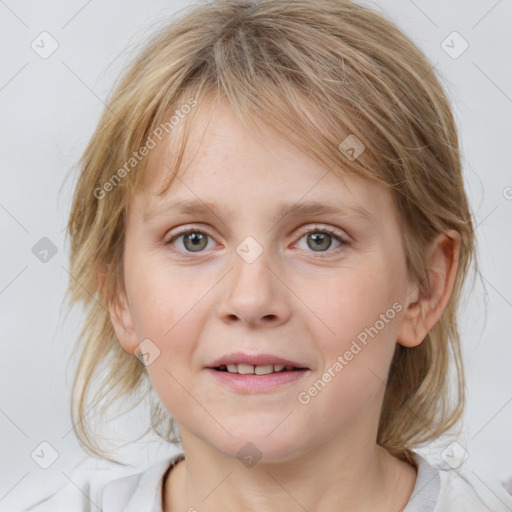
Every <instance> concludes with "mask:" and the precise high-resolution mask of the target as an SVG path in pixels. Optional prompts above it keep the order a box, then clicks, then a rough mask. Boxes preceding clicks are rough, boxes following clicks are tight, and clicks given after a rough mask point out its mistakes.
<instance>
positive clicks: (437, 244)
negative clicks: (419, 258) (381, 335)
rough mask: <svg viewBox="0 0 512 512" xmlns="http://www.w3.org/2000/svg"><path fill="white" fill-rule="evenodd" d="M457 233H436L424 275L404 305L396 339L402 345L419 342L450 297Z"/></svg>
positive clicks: (456, 263)
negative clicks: (410, 299) (413, 295)
mask: <svg viewBox="0 0 512 512" xmlns="http://www.w3.org/2000/svg"><path fill="white" fill-rule="evenodd" d="M459 248H460V235H459V233H457V232H456V231H454V230H450V231H448V232H447V233H445V234H441V235H439V236H438V237H437V238H436V239H435V240H434V241H433V243H432V244H431V246H430V249H429V251H428V254H427V258H426V262H427V275H426V277H425V280H424V283H420V284H419V285H418V286H417V287H416V290H415V291H416V294H415V295H416V297H415V299H413V301H411V302H410V303H409V304H408V306H407V309H406V312H405V315H404V318H403V320H402V323H401V325H400V328H399V331H398V334H397V342H398V343H399V344H400V345H403V346H405V347H416V346H418V345H420V344H421V343H422V341H423V340H424V339H425V337H426V336H427V334H428V333H429V331H431V330H432V329H433V327H434V326H435V325H436V324H437V322H438V321H439V319H440V318H441V315H442V314H443V311H444V309H445V308H446V305H447V304H448V301H449V300H450V297H451V294H452V291H453V286H454V284H455V279H456V277H457V270H458V260H459Z"/></svg>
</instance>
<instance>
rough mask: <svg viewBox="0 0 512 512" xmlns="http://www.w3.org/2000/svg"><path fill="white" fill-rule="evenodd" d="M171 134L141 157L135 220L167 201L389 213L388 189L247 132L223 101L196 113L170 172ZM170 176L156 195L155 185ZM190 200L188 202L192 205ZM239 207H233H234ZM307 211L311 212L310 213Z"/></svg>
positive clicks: (270, 134) (274, 137) (261, 132)
mask: <svg viewBox="0 0 512 512" xmlns="http://www.w3.org/2000/svg"><path fill="white" fill-rule="evenodd" d="M182 129H183V127H180V126H179V125H178V127H177V131H176V132H173V135H177V137H175V138H174V139H171V140H165V139H164V140H162V142H161V143H160V144H159V145H158V146H157V147H156V148H155V149H154V150H153V152H152V153H151V154H150V156H149V159H148V166H147V178H146V180H145V186H144V188H143V190H142V191H141V192H140V193H138V194H136V195H135V197H133V198H132V205H131V209H132V210H136V211H137V214H138V216H139V217H141V216H142V218H143V220H144V219H147V218H148V217H151V216H152V215H155V214H157V213H158V212H159V211H163V210H165V209H166V207H167V206H168V205H169V204H170V202H172V203H173V204H176V203H181V204H182V205H183V204H184V203H186V205H185V208H184V209H185V210H186V209H187V205H188V210H189V211H190V212H192V211H194V209H195V211H198V210H200V209H201V204H203V209H205V208H209V209H210V210H211V209H212V208H213V210H215V205H216V204H219V205H229V206H230V209H231V211H232V212H235V211H237V210H238V209H242V208H244V209H246V210H250V209H251V208H254V209H256V206H258V207H259V208H263V207H265V208H267V209H268V208H272V206H273V205H277V203H279V204H281V205H282V204H285V203H287V204H288V205H292V204H295V205H296V206H295V208H296V210H299V209H300V205H301V204H302V206H303V207H302V212H303V213H306V212H307V206H306V207H304V204H306V203H312V202H314V203H317V206H318V205H319V204H321V203H324V204H330V205H336V206H337V207H339V208H340V209H344V210H345V211H346V212H350V211H353V212H358V213H359V214H360V216H363V217H364V216H366V217H368V218H373V219H374V220H375V219H376V218H378V217H379V215H382V214H383V213H384V211H388V212H389V209H390V208H391V209H392V208H393V205H392V203H391V194H390V191H389V190H388V189H387V188H386V187H385V186H384V185H382V184H379V183H376V182H373V181H370V180H368V179H366V178H363V177H360V176H357V175H356V174H355V173H353V172H349V171H348V170H347V169H343V168H339V169H332V168H331V169H329V168H327V167H325V166H323V165H321V164H320V163H319V162H317V161H316V160H314V159H313V158H312V157H310V156H308V155H307V154H305V153H304V152H303V151H301V150H300V149H298V148H297V147H296V146H294V145H292V144H291V143H290V142H289V141H288V140H286V139H284V138H283V137H281V136H279V134H277V133H276V132H274V131H273V130H272V129H271V127H269V126H266V125H264V124H262V123H261V124H259V125H257V124H255V125H254V126H251V129H250V131H249V130H248V129H247V128H246V127H245V126H244V125H242V123H241V122H240V121H239V120H238V119H237V118H236V116H235V114H234V112H233V110H232V109H231V107H230V106H229V104H228V103H227V101H225V100H224V101H222V100H220V101H219V102H218V103H210V104H209V105H208V106H207V108H204V107H203V108H201V109H200V110H199V112H198V113H197V116H196V117H195V119H194V124H193V125H191V127H190V133H188V135H187V143H186V148H185V152H184V155H183V160H182V161H181V165H180V166H179V168H178V169H177V171H176V172H175V163H176V154H177V149H178V148H177V141H178V140H179V139H178V137H180V136H182V135H183V131H182ZM173 174H174V181H173V182H172V184H171V186H170V187H169V189H167V190H166V191H165V193H164V194H163V195H159V192H160V191H161V190H162V185H163V184H164V183H165V182H166V181H167V180H168V179H169V177H170V176H171V175H173ZM191 203H194V204H193V205H192V204H191ZM238 207H239V208H238ZM310 211H311V213H314V208H311V209H310Z"/></svg>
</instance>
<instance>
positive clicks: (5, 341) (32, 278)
mask: <svg viewBox="0 0 512 512" xmlns="http://www.w3.org/2000/svg"><path fill="white" fill-rule="evenodd" d="M368 3H370V4H371V5H373V6H374V7H375V8H376V9H381V10H383V11H385V12H387V13H389V15H390V16H391V17H392V18H394V19H395V20H396V22H397V23H398V24H399V25H400V26H401V27H402V28H404V29H405V30H406V32H407V33H408V34H409V35H410V36H411V37H412V38H413V40H414V41H416V42H417V43H418V44H419V45H420V46H421V47H422V48H423V49H424V50H425V52H426V53H427V55H428V56H429V57H430V58H431V60H432V62H433V64H435V67H436V70H437V71H439V72H440V73H441V74H442V75H443V76H444V78H445V80H446V82H447V84H448V86H449V91H450V95H451V98H452V100H453V104H454V109H455V113H456V116H457V118H458V122H459V125H460V134H461V142H462V148H463V155H464V163H465V179H466V182H467V185H468V191H469V194H470V199H471V203H472V207H473V209H474V211H475V213H476V217H477V222H478V229H477V235H478V238H479V242H480V250H479V255H480V262H481V271H482V276H483V280H484V283H485V286H486V289H487V292H488V306H489V307H488V316H487V321H486V323H484V305H483V303H484V300H485V296H484V294H483V291H482V289H481V287H480V286H479V284H478V281H477V288H476V291H475V293H474V294H473V295H472V296H471V297H470V298H469V299H468V303H467V307H466V308H465V310H464V311H463V314H462V315H461V334H462V338H463V344H464V350H465V357H466V360H467V375H468V390H469V397H470V398H469V404H468V409H467V413H466V416H465V429H464V434H463V436H462V437H461V441H460V442H461V444H462V445H463V446H464V447H465V448H466V450H467V451H468V453H469V457H470V459H468V463H469V462H470V463H471V464H472V466H473V467H474V468H475V469H476V472H477V474H478V475H489V476H491V477H494V478H495V479H496V480H498V479H499V480H501V481H505V480H507V479H509V478H510V477H512V442H511V441H512V439H511V432H512V428H511V426H512V404H511V401H512V384H511V368H510V366H511V361H512V341H511V336H510V331H511V328H512V321H511V318H512V292H511V289H512V271H511V269H510V261H511V258H510V255H511V249H512V229H511V221H512V188H511V187H512V174H511V172H510V168H511V164H510V155H509V151H510V147H511V145H512V143H511V140H510V139H511V135H512V130H511V127H512V122H511V119H512V72H511V60H510V49H511V48H512V31H511V29H510V27H511V26H512V2H510V1H509V0H502V1H496V0H481V1H478V2H463V1H462V0H457V1H450V2H446V1H445V0H429V1H427V0H416V1H412V0H400V1H391V0H386V1H379V2H368ZM186 5H189V2H184V1H170V0H169V1H163V0H154V1H152V2H151V3H149V2H144V1H142V0H125V1H123V2H121V1H103V2H99V1H97V0H96V1H94V0H90V1H89V2H86V1H83V0H73V1H67V2H63V1H62V2H57V1H55V0H53V1H48V2H36V1H34V0H25V1H24V0H18V1H16V0H6V1H0V38H1V39H0V40H1V45H2V46H1V49H2V51H1V57H0V58H1V67H0V109H1V115H0V120H1V127H2V130H3V131H2V137H1V150H2V153H1V155H2V159H1V162H2V172H1V180H2V181H1V187H0V223H1V227H2V237H1V240H2V244H1V250H0V308H1V317H0V321H1V328H2V331H1V332H2V336H1V340H0V342H1V346H0V393H1V394H0V450H1V451H0V509H1V510H13V509H16V508H19V507H26V506H28V505H30V504H32V503H34V502H36V501H38V500H39V499H41V498H42V497H43V496H47V495H49V494H50V493H51V492H54V491H56V490H57V489H58V488H60V487H61V486H63V485H64V484H66V483H68V482H69V481H70V480H72V481H76V482H78V480H77V479H75V476H76V475H78V473H77V471H78V470H77V469H76V466H77V465H78V464H79V463H81V461H82V462H83V459H84V453H83V451H82V450H81V449H80V448H79V446H78V443H77V441H76V439H75V438H74V435H73V432H72V431H71V430H70V429H71V421H70V415H69V396H70V386H71V380H72V372H71V371H69V372H66V368H65V365H66V363H67V360H68V357H69V355H70V351H71V347H72V344H73V342H74V339H75V337H76V335H77V334H78V325H79V324H80V322H81V316H80V312H79V311H78V312H76V311H75V312H74V313H73V315H72V316H71V317H70V318H69V320H68V321H67V322H65V323H63V322H62V320H61V318H60V317H59V311H60V309H59V308H60V303H61V300H62V298H63V295H64V292H65V288H66V283H67V280H68V279H69V274H68V272H67V269H68V268H69V265H68V259H67V254H68V247H67V241H66V240H65V238H64V236H65V232H64V226H65V223H66V218H67V214H68V211H69V205H70V193H71V185H72V182H73V180H68V182H67V184H66V186H65V187H64V189H63V192H62V193H61V195H60V196H59V195H58V193H59V188H60V186H61V185H62V182H63V179H64V177H65V175H66V173H67V172H68V170H69V169H70V168H71V167H72V166H73V165H74V164H75V163H76V161H77V160H78V158H79V157H80V155H81V152H82V151H83V149H84V148H85V145H86V143H87V141H88V138H89V137H90V136H91V134H92V132H93V129H94V127H95V125H96V122H97V120H98V118H99V115H100V113H101V111H102V109H103V107H104V105H103V101H104V99H105V98H106V95H107V93H108V92H109V91H110V88H111V85H112V83H113V80H114V79H115V78H116V77H117V74H118V72H119V71H120V70H121V69H122V65H123V62H124V61H123V59H124V57H123V56H122V55H121V51H122V50H123V49H124V48H125V47H126V46H127V45H129V44H133V43H134V41H137V40H142V39H143V38H144V34H145V33H147V32H146V30H147V29H148V28H149V29H150V26H151V23H152V22H153V21H157V20H159V19H161V18H162V16H168V15H170V14H172V13H173V12H174V11H175V10H177V9H178V8H181V7H185V6H186ZM43 31H48V32H49V33H50V34H51V35H52V37H53V38H55V39H56V40H57V41H58V44H59V47H58V49H57V51H56V52H55V53H53V54H52V55H51V56H50V57H49V58H47V59H42V58H41V57H40V56H39V55H38V54H37V53H36V52H35V51H34V50H33V49H32V48H31V43H32V41H33V40H34V39H36V38H37V36H39V34H40V33H41V32H43ZM453 31H457V32H458V33H459V34H460V35H461V36H462V37H463V38H464V39H465V40H466V41H467V42H468V43H469V48H468V49H467V50H466V51H465V52H464V53H463V54H462V55H460V56H459V57H458V58H456V59H454V58H452V57H451V56H450V55H448V54H447V53H446V52H445V50H444V49H443V48H442V46H441V44H442V41H443V40H445V39H446V37H447V36H448V35H449V34H451V33H452V32H453ZM450 41H451V39H449V40H448V43H447V44H450V45H452V46H454V49H453V51H456V50H457V49H458V48H460V40H457V39H455V40H454V43H453V44H452V43H450ZM457 45H459V46H457ZM120 55H121V56H120ZM118 57H119V58H118ZM42 237H48V238H49V239H50V240H51V241H52V242H53V243H54V244H55V245H56V246H57V248H58V252H57V254H56V255H55V256H54V257H53V258H51V259H50V260H49V261H48V262H47V263H42V262H41V261H39V259H37V258H36V257H35V256H34V254H33V253H32V247H33V246H34V245H35V244H36V243H37V242H38V241H39V240H40V239H41V238H42ZM143 414H144V412H141V413H140V414H138V415H136V416H134V417H133V418H132V419H130V420H129V421H128V420H126V419H125V421H124V423H122V422H121V423H120V425H119V426H118V427H115V429H114V437H116V436H121V435H128V436H132V437H135V435H134V434H137V433H140V432H142V430H140V429H138V428H137V425H138V424H139V423H140V418H141V417H143ZM138 422H139V423H138ZM140 424H142V423H140ZM127 425H133V426H132V427H131V428H130V429H127ZM125 429H126V430H125ZM128 439H130V437H128V438H127V440H128ZM43 441H46V442H48V443H50V444H51V445H52V446H53V447H54V448H55V449H56V450H57V452H58V454H59V457H58V459H57V460H56V461H55V463H54V464H53V465H51V466H50V467H49V468H48V469H46V470H45V469H42V468H40V467H39V466H38V465H37V464H36V463H35V462H34V461H33V460H32V458H31V453H32V452H33V450H34V449H35V448H36V447H38V446H39V444H40V443H41V442H43ZM440 446H441V447H438V446H435V447H434V446H432V447H429V448H428V450H430V451H429V452H428V453H430V454H431V458H432V459H436V458H438V457H439V453H440V450H442V448H443V446H444V445H443V444H442V440H441V441H440ZM173 452H174V450H173V449H172V448H169V447H165V446H163V445H161V443H159V442H156V440H155V438H149V439H147V440H145V441H144V442H138V443H136V444H135V445H132V446H128V447H127V448H126V449H125V450H124V451H123V452H122V455H123V456H125V457H126V459H125V460H131V462H132V467H131V468H128V470H126V471H125V472H136V471H139V470H142V469H144V468H145V467H147V466H148V465H150V464H151V462H152V461H154V460H155V459H158V458H161V457H165V456H167V455H168V454H171V453H173ZM87 464H90V465H89V466H87ZM93 466H94V465H93V464H92V462H90V461H88V460H86V461H85V463H82V464H81V466H80V468H82V467H84V468H87V467H93ZM98 467H106V465H105V466H102V465H100V466H98ZM123 471H124V470H123ZM98 474H99V473H98ZM109 477H111V475H109ZM77 478H78V477H77ZM77 485H79V484H78V483H77Z"/></svg>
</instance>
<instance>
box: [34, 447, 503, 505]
mask: <svg viewBox="0 0 512 512" xmlns="http://www.w3.org/2000/svg"><path fill="white" fill-rule="evenodd" d="M183 457H184V455H183V453H178V454H177V455H175V456H173V457H170V458H166V459H163V460H161V461H159V462H158V463H156V464H154V465H153V466H151V467H149V468H148V469H146V470H145V471H142V472H140V473H137V474H134V475H129V476H124V477H121V478H116V479H114V480H111V481H109V482H107V483H103V484H100V485H98V486H96V488H95V485H93V484H92V483H91V481H85V482H84V483H83V485H80V487H81V489H82V490H80V489H79V488H78V487H77V486H76V485H74V484H73V483H69V484H67V485H65V486H64V487H63V488H61V489H60V490H59V491H58V492H57V493H55V494H54V495H53V496H50V497H49V498H46V499H45V501H43V502H39V503H38V504H36V505H33V506H32V507H31V508H29V509H26V510H25V511H24V512H98V511H102V512H163V511H162V483H163V477H164V475H165V473H166V471H167V470H168V469H169V467H170V466H171V464H172V465H174V464H176V463H177V462H178V461H180V460H181V459H183ZM415 459H416V463H417V465H418V474H417V478H416V484H415V487H414V490H413V492H412V495H411V497H410V499H409V502H408V504H407V506H406V507H405V509H404V510H403V511H402V512H484V511H485V512H489V511H490V512H512V496H511V495H510V494H509V493H508V492H507V491H506V490H505V488H504V487H503V486H502V485H500V484H499V483H494V482H492V481H489V480H487V479H482V478H481V477H480V476H478V474H477V473H475V472H473V471H472V470H471V469H470V468H469V467H468V466H467V464H463V465H462V466H461V467H460V468H458V469H457V470H453V469H450V470H446V469H441V468H437V467H434V466H432V465H431V464H430V463H429V462H427V460H426V459H425V458H423V457H422V456H420V455H419V454H417V453H415ZM88 496H89V497H88ZM397 512H398V511H397Z"/></svg>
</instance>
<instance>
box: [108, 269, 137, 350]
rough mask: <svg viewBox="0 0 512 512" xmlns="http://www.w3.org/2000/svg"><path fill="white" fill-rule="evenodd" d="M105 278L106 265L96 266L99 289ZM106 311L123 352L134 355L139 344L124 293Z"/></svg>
mask: <svg viewBox="0 0 512 512" xmlns="http://www.w3.org/2000/svg"><path fill="white" fill-rule="evenodd" d="M106 277H107V265H106V264H105V263H102V264H100V265H99V266H98V284H99V285H100V288H101V287H102V286H103V285H104V282H105V279H106ZM108 311H109V314H110V321H111V322H112V326H113V328H114V331H115V333H116V336H117V339H118V341H119V343H120V344H121V346H122V347H123V350H124V351H125V352H128V354H134V352H135V350H136V348H137V346H138V345H139V342H138V339H137V333H136V331H135V324H134V321H133V316H132V312H131V310H130V306H129V303H128V299H127V297H126V294H125V292H124V291H121V292H119V294H118V296H117V297H116V298H115V299H114V301H112V302H110V303H109V304H108Z"/></svg>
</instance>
